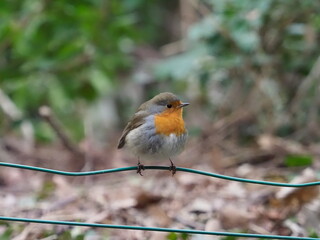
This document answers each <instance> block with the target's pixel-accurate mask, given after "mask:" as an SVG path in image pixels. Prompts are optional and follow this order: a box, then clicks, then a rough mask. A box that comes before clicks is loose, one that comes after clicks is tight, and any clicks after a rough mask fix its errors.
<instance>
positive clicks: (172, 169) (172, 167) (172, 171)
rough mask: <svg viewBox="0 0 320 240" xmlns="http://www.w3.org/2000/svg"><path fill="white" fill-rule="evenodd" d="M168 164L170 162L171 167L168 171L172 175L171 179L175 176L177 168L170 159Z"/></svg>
mask: <svg viewBox="0 0 320 240" xmlns="http://www.w3.org/2000/svg"><path fill="white" fill-rule="evenodd" d="M170 162H171V166H170V167H169V171H170V172H171V173H172V177H173V175H175V174H176V172H177V167H176V166H175V165H174V164H173V162H172V161H171V159H170Z"/></svg>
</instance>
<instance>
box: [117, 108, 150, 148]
mask: <svg viewBox="0 0 320 240" xmlns="http://www.w3.org/2000/svg"><path fill="white" fill-rule="evenodd" d="M144 117H145V116H143V114H137V113H136V114H135V115H133V117H132V118H131V120H130V121H129V122H128V124H127V126H126V127H125V129H124V130H123V133H122V135H121V137H120V140H119V144H118V148H123V146H124V145H125V144H126V136H127V135H128V133H129V132H130V131H131V130H133V129H135V128H137V127H140V126H141V125H142V124H143V123H144V122H145V120H144Z"/></svg>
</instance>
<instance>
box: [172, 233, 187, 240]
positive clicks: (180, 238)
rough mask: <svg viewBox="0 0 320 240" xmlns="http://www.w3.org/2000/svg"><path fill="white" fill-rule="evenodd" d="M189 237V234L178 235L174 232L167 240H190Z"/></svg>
mask: <svg viewBox="0 0 320 240" xmlns="http://www.w3.org/2000/svg"><path fill="white" fill-rule="evenodd" d="M189 236H190V235H189V234H187V233H181V234H178V233H174V232H172V233H169V234H168V235H167V239H168V240H188V239H189Z"/></svg>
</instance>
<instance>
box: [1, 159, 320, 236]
mask: <svg viewBox="0 0 320 240" xmlns="http://www.w3.org/2000/svg"><path fill="white" fill-rule="evenodd" d="M0 166H3V167H12V168H21V169H27V170H32V171H39V172H47V173H52V174H59V175H65V176H88V175H96V174H104V173H113V172H123V171H136V170H137V167H124V168H114V169H103V170H96V171H87V172H66V171H59V170H53V169H47V168H40V167H33V166H27V165H22V164H14V163H5V162H0ZM145 169H157V170H169V167H164V166H145ZM177 171H181V172H189V173H195V174H200V175H205V176H209V177H215V178H221V179H225V180H231V181H238V182H244V183H253V184H262V185H270V186H278V187H307V186H316V185H320V181H318V182H309V183H301V184H290V183H278V182H268V181H260V180H249V179H244V178H238V177H230V176H225V175H221V174H216V173H209V172H205V171H200V170H195V169H190V168H181V167H177ZM0 220H3V221H15V222H29V223H41V224H59V225H70V226H82V227H100V228H114V229H127V230H141V231H157V232H176V233H187V234H203V235H218V236H230V237H247V238H265V239H300V240H316V239H320V238H308V237H294V236H279V235H263V234H250V233H230V232H210V231H201V230H193V229H172V228H156V227H140V226H126V225H112V224H97V223H82V222H68V221H53V220H42V219H30V218H15V217H4V216H0Z"/></svg>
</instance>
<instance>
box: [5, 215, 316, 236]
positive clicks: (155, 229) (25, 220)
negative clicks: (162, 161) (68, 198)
mask: <svg viewBox="0 0 320 240" xmlns="http://www.w3.org/2000/svg"><path fill="white" fill-rule="evenodd" d="M0 220H4V221H15V222H28V223H42V224H58V225H69V226H81V227H98V228H115V229H126V230H140V231H155V232H176V233H187V234H202V235H216V236H228V237H248V238H265V239H266V238H267V239H299V240H316V239H319V238H310V237H294V236H279V235H262V234H253V233H231V232H211V231H201V230H193V229H174V228H158V227H140V226H127V225H113V224H100V223H82V222H66V221H53V220H42V219H30V218H13V217H0Z"/></svg>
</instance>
